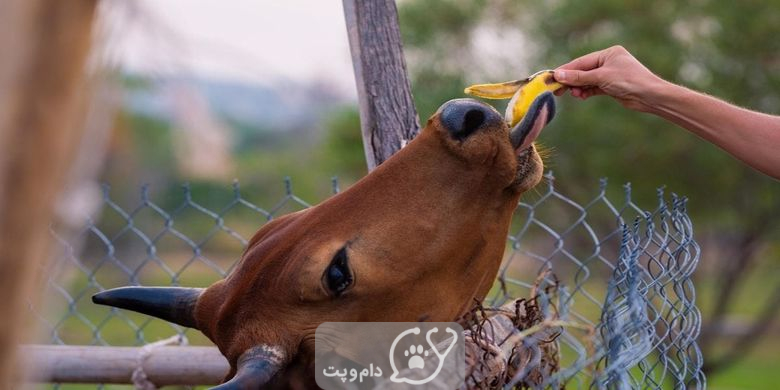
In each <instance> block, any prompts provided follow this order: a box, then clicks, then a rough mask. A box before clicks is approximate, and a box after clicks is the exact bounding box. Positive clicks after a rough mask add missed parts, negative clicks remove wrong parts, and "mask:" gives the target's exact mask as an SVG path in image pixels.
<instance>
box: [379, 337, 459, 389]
mask: <svg viewBox="0 0 780 390" xmlns="http://www.w3.org/2000/svg"><path fill="white" fill-rule="evenodd" d="M445 330H446V332H447V333H449V334H450V335H451V338H450V339H449V345H448V346H447V348H446V350H445V351H444V353H441V352H440V351H439V350H438V349H437V348H436V344H435V343H434V342H433V341H432V340H431V335H432V334H433V333H437V332H438V331H439V328H432V329H430V330H428V332H427V333H426V334H425V340H426V341H427V343H428V346H430V351H433V353H434V354H435V355H436V357H437V358H438V361H439V362H438V365H437V367H436V369H435V370H433V372H432V373H431V374H430V375H428V376H427V377H425V378H421V379H416V378H407V377H403V376H401V375H400V374H399V370H398V366H396V355H395V349H396V347H397V346H398V343H399V342H400V341H401V339H403V338H404V337H406V336H407V335H411V334H414V335H419V334H420V328H419V327H414V328H411V329H407V330H405V331H403V332H401V333H400V334H399V335H398V336H397V337H396V338H395V340H393V344H392V345H391V346H390V367H391V368H392V369H393V375H391V376H390V380H391V381H393V382H395V383H408V384H410V385H422V384H425V383H428V382H430V381H432V380H434V379H435V378H436V376H437V375H439V372H441V369H442V367H444V359H446V357H447V354H449V353H450V351H451V350H452V347H454V346H455V343H457V341H458V332H456V331H454V330H452V329H451V328H449V327H447V328H446V329H445ZM403 355H404V360H406V364H405V365H401V367H403V368H408V369H409V370H412V369H415V371H416V370H424V369H425V363H426V358H427V357H428V355H429V353H428V350H426V349H425V348H424V347H423V345H422V344H417V345H415V344H412V345H411V346H410V347H409V348H408V349H405V350H404V354H403ZM428 361H429V362H430V360H428ZM425 371H426V373H427V372H430V370H425Z"/></svg>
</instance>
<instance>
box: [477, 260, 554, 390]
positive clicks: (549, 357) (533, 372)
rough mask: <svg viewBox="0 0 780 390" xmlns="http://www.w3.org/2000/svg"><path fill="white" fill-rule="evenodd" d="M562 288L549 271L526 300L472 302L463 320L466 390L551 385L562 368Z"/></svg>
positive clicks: (537, 281)
mask: <svg viewBox="0 0 780 390" xmlns="http://www.w3.org/2000/svg"><path fill="white" fill-rule="evenodd" d="M558 288H559V283H558V280H557V279H556V278H555V276H554V275H553V274H552V273H551V272H549V271H548V272H544V273H542V274H541V275H539V277H538V278H537V280H536V282H535V283H534V286H533V288H532V290H531V294H530V297H529V298H527V299H526V298H521V299H517V300H514V301H510V302H509V303H507V304H505V305H503V306H501V307H498V308H485V307H483V306H482V305H481V304H479V303H477V304H475V305H474V308H473V309H472V310H471V312H470V313H469V314H468V315H466V316H465V317H464V320H463V322H464V328H465V329H467V330H466V331H465V335H464V336H465V339H466V383H465V385H464V388H465V389H496V388H516V389H537V388H542V387H547V385H546V384H545V383H546V379H547V378H549V377H550V376H551V375H553V374H554V373H556V372H558V370H559V369H560V350H559V345H558V342H557V340H558V336H560V334H561V331H562V325H561V324H560V323H561V321H560V318H559V312H558V308H557V307H556V304H555V302H557V296H558ZM561 388H562V387H561Z"/></svg>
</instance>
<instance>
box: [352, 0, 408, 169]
mask: <svg viewBox="0 0 780 390" xmlns="http://www.w3.org/2000/svg"><path fill="white" fill-rule="evenodd" d="M343 4H344V16H345V18H346V23H347V35H348V36H349V47H350V50H351V52H352V65H353V66H354V68H355V81H356V84H357V92H358V102H359V104H360V127H361V130H362V132H363V147H364V149H365V152H366V163H367V164H368V170H369V171H371V170H373V169H374V168H376V167H377V166H378V165H379V164H381V163H382V162H384V161H385V160H387V159H388V158H389V157H390V156H392V155H393V154H394V153H395V152H397V151H398V150H399V149H401V147H402V146H403V145H404V143H405V142H407V141H409V140H411V139H412V138H414V137H415V136H416V135H417V133H418V132H419V131H420V121H419V119H418V117H417V110H415V108H414V100H413V99H412V91H411V87H410V84H409V78H408V76H407V74H406V61H405V60H404V54H403V48H402V44H401V32H400V29H399V27H398V10H397V9H396V6H395V1H394V0H343Z"/></svg>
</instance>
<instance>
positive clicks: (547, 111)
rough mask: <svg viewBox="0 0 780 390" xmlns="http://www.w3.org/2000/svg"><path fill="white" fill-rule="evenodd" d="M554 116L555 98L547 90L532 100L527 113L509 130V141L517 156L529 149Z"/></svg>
mask: <svg viewBox="0 0 780 390" xmlns="http://www.w3.org/2000/svg"><path fill="white" fill-rule="evenodd" d="M554 116H555V100H554V98H553V95H552V94H551V93H549V92H547V93H545V94H543V95H541V96H539V97H538V98H537V99H536V100H535V101H534V102H533V104H532V105H531V107H530V109H529V110H528V114H526V116H525V117H523V119H522V120H521V121H520V122H519V123H518V124H517V125H515V127H514V128H512V129H511V130H510V132H509V141H510V142H511V143H512V148H513V149H514V150H515V154H516V155H517V156H518V157H520V155H521V154H522V153H524V152H526V151H527V150H529V149H530V147H531V145H532V144H533V143H534V141H536V139H537V138H538V137H539V134H541V133H542V129H543V128H544V126H545V125H546V124H547V123H549V122H550V121H551V120H552V118H553V117H554Z"/></svg>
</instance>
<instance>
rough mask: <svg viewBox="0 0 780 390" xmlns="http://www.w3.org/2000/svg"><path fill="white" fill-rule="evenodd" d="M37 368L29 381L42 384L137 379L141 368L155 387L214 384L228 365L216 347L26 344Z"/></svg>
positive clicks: (27, 354)
mask: <svg viewBox="0 0 780 390" xmlns="http://www.w3.org/2000/svg"><path fill="white" fill-rule="evenodd" d="M20 355H22V356H24V359H25V360H26V361H27V363H28V365H30V366H35V367H36V369H35V371H32V372H30V373H29V378H28V380H29V381H31V382H38V383H122V384H127V383H133V380H132V376H133V371H135V370H136V369H137V368H139V367H140V368H141V369H142V370H143V372H144V373H145V374H146V379H147V380H148V381H149V382H151V383H154V384H155V386H157V387H161V386H168V385H192V386H195V385H216V384H219V383H220V382H222V379H223V378H225V375H227V373H228V371H230V365H229V364H228V362H227V359H225V357H224V356H222V354H221V353H220V352H219V350H218V349H217V348H215V347H172V346H160V347H156V348H154V349H151V350H148V351H145V350H144V349H143V347H95V346H70V345H67V346H65V345H28V346H25V347H23V348H22V352H21V354H20Z"/></svg>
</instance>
